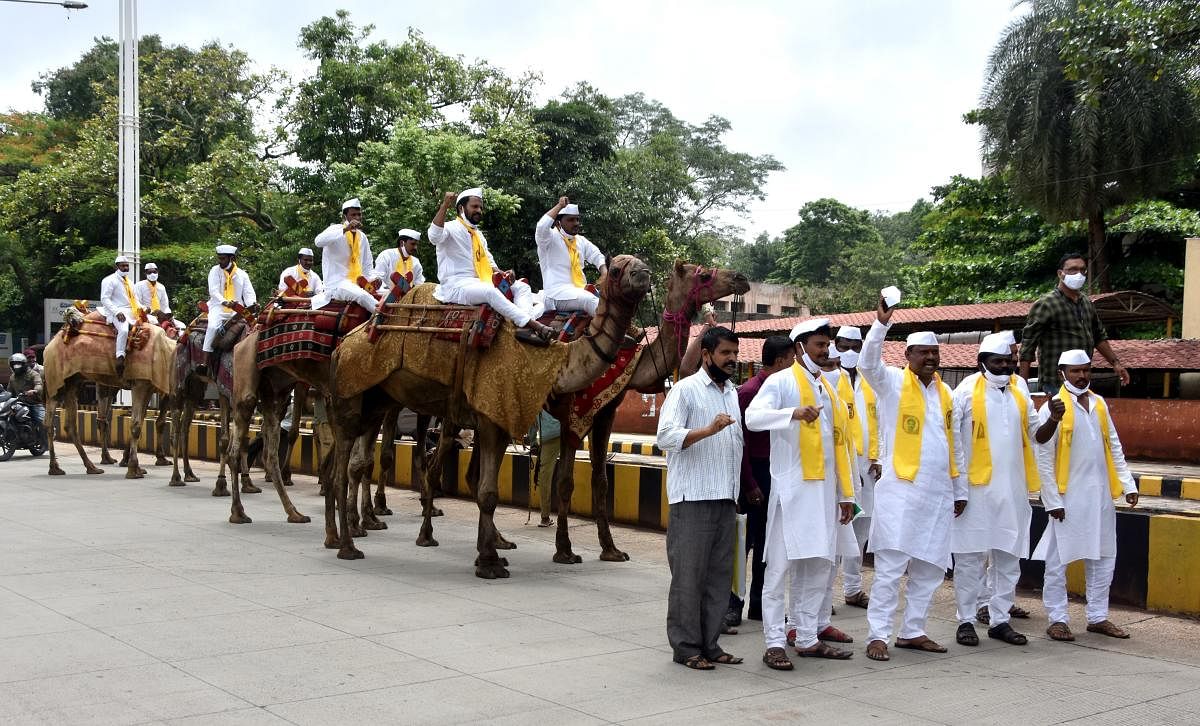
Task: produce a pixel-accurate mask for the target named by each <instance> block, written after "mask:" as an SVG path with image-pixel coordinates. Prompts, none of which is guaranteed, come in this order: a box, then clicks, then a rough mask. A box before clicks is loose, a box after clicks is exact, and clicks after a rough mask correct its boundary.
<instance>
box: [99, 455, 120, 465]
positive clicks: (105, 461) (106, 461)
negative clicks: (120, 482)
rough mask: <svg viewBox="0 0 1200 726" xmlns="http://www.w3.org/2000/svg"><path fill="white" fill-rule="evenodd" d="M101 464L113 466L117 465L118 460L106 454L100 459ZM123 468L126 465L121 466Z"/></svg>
mask: <svg viewBox="0 0 1200 726" xmlns="http://www.w3.org/2000/svg"><path fill="white" fill-rule="evenodd" d="M100 463H101V464H109V465H112V464H116V463H117V460H116V459H114V458H112V457H111V456H109V455H108V454H104V455H103V456H101V457H100ZM121 466H125V464H121Z"/></svg>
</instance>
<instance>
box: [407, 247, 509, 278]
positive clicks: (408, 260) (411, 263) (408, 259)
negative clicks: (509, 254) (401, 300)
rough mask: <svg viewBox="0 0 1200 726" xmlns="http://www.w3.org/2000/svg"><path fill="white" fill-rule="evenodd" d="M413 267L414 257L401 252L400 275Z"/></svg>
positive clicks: (408, 271)
mask: <svg viewBox="0 0 1200 726" xmlns="http://www.w3.org/2000/svg"><path fill="white" fill-rule="evenodd" d="M473 244H474V240H472V245H473ZM412 269H413V262H412V258H411V257H405V256H404V253H403V252H401V253H400V257H399V259H397V260H396V272H399V273H400V276H401V277H403V276H405V275H407V274H408V273H410V272H412ZM489 279H491V278H490V277H489Z"/></svg>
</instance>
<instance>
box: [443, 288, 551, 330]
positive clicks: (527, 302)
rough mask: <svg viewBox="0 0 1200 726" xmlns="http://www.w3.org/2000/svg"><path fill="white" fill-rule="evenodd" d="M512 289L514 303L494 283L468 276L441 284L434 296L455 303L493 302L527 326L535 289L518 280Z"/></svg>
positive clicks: (499, 311)
mask: <svg viewBox="0 0 1200 726" xmlns="http://www.w3.org/2000/svg"><path fill="white" fill-rule="evenodd" d="M512 291H513V299H512V301H511V302H510V301H509V299H508V298H506V297H504V294H503V293H502V292H500V290H499V289H497V288H496V286H495V285H493V284H492V283H490V282H484V281H483V280H478V279H471V278H465V279H460V280H456V281H455V282H453V283H451V284H448V285H445V284H443V285H438V286H437V289H436V290H434V292H433V296H434V297H435V298H437V299H438V300H441V301H442V302H444V303H449V304H451V305H489V306H491V307H492V309H494V310H495V311H496V312H498V313H500V314H501V315H503V316H504V317H506V318H508V319H509V320H511V321H512V322H513V324H514V325H516V326H517V327H518V328H523V327H525V326H526V325H528V324H529V318H530V316H531V314H532V310H533V290H531V289H530V288H529V283H526V282H521V281H520V280H517V281H516V282H514V283H513V286H512Z"/></svg>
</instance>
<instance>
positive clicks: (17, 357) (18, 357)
mask: <svg viewBox="0 0 1200 726" xmlns="http://www.w3.org/2000/svg"><path fill="white" fill-rule="evenodd" d="M28 362H29V359H28V358H26V357H25V354H24V353H13V354H12V355H10V356H9V357H8V364H9V365H10V366H11V365H17V364H18V363H20V364H25V363H28Z"/></svg>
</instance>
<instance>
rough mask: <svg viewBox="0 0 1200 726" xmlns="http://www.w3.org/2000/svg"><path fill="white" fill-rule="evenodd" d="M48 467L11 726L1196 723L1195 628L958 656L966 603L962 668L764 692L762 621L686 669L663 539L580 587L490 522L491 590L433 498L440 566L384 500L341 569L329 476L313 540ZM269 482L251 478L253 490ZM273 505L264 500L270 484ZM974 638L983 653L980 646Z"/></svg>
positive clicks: (150, 486) (0, 673)
mask: <svg viewBox="0 0 1200 726" xmlns="http://www.w3.org/2000/svg"><path fill="white" fill-rule="evenodd" d="M46 462H47V460H46V459H45V458H42V459H37V460H30V459H29V458H28V457H20V456H18V457H16V458H14V459H13V460H12V461H10V462H8V463H5V464H0V522H2V524H3V526H0V552H3V553H4V556H3V557H2V558H0V624H2V626H0V722H3V723H14V724H37V723H48V724H49V723H53V724H75V723H104V724H126V723H128V724H134V723H189V724H208V723H212V724H282V723H297V724H324V723H355V722H361V721H368V722H369V721H375V722H383V723H406V724H407V723H464V722H485V721H486V722H488V723H513V724H518V723H519V724H527V723H534V722H540V723H546V724H560V723H561V724H571V723H694V722H697V721H700V722H713V721H722V720H729V721H738V722H750V723H765V722H778V721H788V722H822V723H844V722H864V721H869V722H871V723H880V724H888V723H896V724H920V723H947V724H949V723H955V724H957V723H1013V722H1017V721H1020V722H1021V723H1022V724H1043V723H1046V724H1049V723H1065V722H1070V721H1073V720H1078V721H1081V722H1082V721H1085V720H1086V722H1087V723H1089V724H1095V723H1101V724H1103V723H1128V722H1131V721H1132V722H1151V723H1180V724H1184V723H1197V722H1200V655H1197V652H1198V648H1200V623H1196V622H1195V621H1191V620H1187V619H1181V618H1173V617H1166V616H1157V615H1154V614H1150V613H1145V612H1141V611H1134V610H1122V609H1114V612H1113V617H1112V619H1113V620H1114V621H1115V622H1117V623H1118V624H1119V625H1122V626H1123V627H1126V628H1127V629H1129V630H1130V631H1131V632H1132V634H1133V639H1131V640H1128V641H1114V640H1110V639H1107V638H1104V637H1102V636H1098V635H1091V634H1088V633H1085V632H1083V622H1084V621H1083V617H1082V606H1081V605H1080V604H1078V603H1073V604H1072V620H1073V624H1074V626H1075V629H1076V631H1077V637H1078V641H1077V642H1076V643H1074V644H1061V643H1053V642H1050V641H1049V640H1047V639H1046V638H1045V636H1044V635H1043V634H1042V631H1043V630H1044V628H1045V625H1046V623H1045V619H1044V618H1043V617H1042V616H1041V607H1040V602H1039V601H1037V600H1036V599H1035V598H1033V597H1030V596H1028V594H1025V595H1024V596H1022V597H1021V598H1020V601H1021V603H1022V604H1023V605H1024V606H1025V607H1027V608H1029V609H1030V610H1031V611H1033V613H1034V617H1033V619H1032V620H1029V621H1016V622H1015V623H1014V624H1015V625H1016V626H1017V627H1018V629H1020V630H1022V631H1023V632H1026V633H1027V634H1029V635H1030V643H1029V645H1027V646H1024V647H1013V646H1007V645H1002V644H999V643H995V642H993V641H988V640H987V639H986V638H984V643H983V644H982V645H981V646H980V647H978V648H964V647H960V646H956V645H954V643H953V641H954V629H955V626H956V624H955V622H954V621H953V598H952V593H951V590H950V586H949V583H947V585H946V586H944V587H943V588H942V589H941V591H939V593H938V596H937V601H936V605H935V613H934V617H933V618H932V619H931V621H930V635H931V636H932V637H934V638H935V639H937V640H939V641H940V642H942V643H943V644H945V645H947V646H948V647H949V648H950V652H949V653H948V654H946V655H926V654H921V653H912V652H908V651H895V650H893V658H892V660H891V661H890V662H888V663H875V662H873V661H869V660H867V659H866V657H865V656H864V655H863V653H862V648H863V643H862V642H861V641H862V639H863V637H864V636H865V634H866V623H865V617H864V615H865V611H863V610H859V609H855V608H849V607H846V606H841V607H839V608H838V614H837V616H835V618H834V623H835V624H836V625H838V626H839V627H840V628H842V629H843V630H845V631H846V632H848V633H850V634H851V635H853V636H855V638H856V640H857V641H858V642H856V643H855V644H854V646H853V647H854V649H855V656H854V658H853V659H852V660H850V661H846V662H812V661H808V660H800V659H795V660H796V670H795V671H793V672H790V673H780V672H775V671H771V670H768V669H767V668H766V667H765V666H764V665H763V664H762V663H761V662H760V660H759V658H760V656H761V654H762V649H763V645H762V637H761V633H760V632H759V631H758V629H757V628H756V627H754V626H756V625H757V623H747V624H746V625H744V626H743V628H742V632H741V634H739V635H736V636H726V637H723V638H722V644H723V646H724V647H725V648H726V649H727V650H729V651H730V652H733V653H735V654H737V655H741V656H744V657H745V658H746V663H745V664H743V665H741V666H736V667H725V668H720V669H719V670H717V671H716V672H693V671H689V670H687V669H685V668H683V667H681V666H678V665H675V664H673V663H672V662H671V659H670V652H669V649H668V647H667V643H666V633H665V627H664V617H665V612H666V592H667V583H668V578H669V575H668V572H667V569H666V565H665V552H664V546H663V542H664V538H663V535H662V534H661V533H658V532H649V531H639V530H634V529H630V528H625V527H615V536H616V538H617V542H618V545H619V546H621V547H622V548H624V549H626V550H627V551H629V552H630V555H631V557H632V561H631V562H628V563H623V564H615V563H606V562H600V561H599V560H598V559H597V558H596V556H597V554H598V548H597V547H596V544H595V530H594V527H592V526H591V525H590V523H588V522H586V521H584V520H579V521H576V522H573V526H572V530H571V531H572V537H573V539H574V540H575V548H576V552H578V553H580V554H582V555H583V557H584V562H583V564H582V565H577V566H562V565H556V564H554V563H552V562H551V561H550V555H551V554H552V552H553V534H552V530H544V529H538V528H536V527H534V526H533V523H534V522H536V516H535V517H534V518H533V519H532V520H528V523H527V513H526V512H524V511H523V510H515V509H502V510H500V511H499V512H498V516H497V520H498V523H499V526H500V527H501V530H502V531H503V532H504V533H505V535H506V536H507V537H509V538H510V539H512V540H513V541H515V542H517V543H518V545H519V549H517V550H515V551H513V552H510V553H508V557H509V561H510V570H511V572H512V578H511V579H509V580H501V581H492V582H487V581H483V580H479V579H477V578H475V577H474V575H473V568H472V567H471V562H472V560H473V558H474V555H475V548H474V545H475V522H476V516H477V515H476V510H475V507H474V505H473V504H472V503H470V502H464V501H457V500H441V504H442V506H443V508H444V509H445V510H446V513H447V516H445V517H442V518H439V519H438V520H435V527H436V536H437V538H438V539H439V541H440V542H441V546H440V547H438V548H428V549H421V548H417V547H415V546H414V545H413V544H412V543H413V540H414V539H415V537H416V532H417V527H418V524H419V518H418V516H417V514H418V504H417V501H416V497H415V495H413V494H412V493H409V492H400V491H393V492H391V493H390V502H391V506H392V509H394V510H395V511H396V514H395V515H394V516H392V517H389V518H387V521H388V523H389V526H390V529H389V530H387V531H383V532H372V533H371V534H370V536H369V537H367V538H366V539H365V540H360V541H359V546H360V547H361V548H362V549H363V550H364V552H365V553H366V555H367V557H366V559H364V560H360V561H355V562H344V561H340V560H337V559H336V558H334V556H333V553H332V552H330V551H327V550H325V549H324V548H323V547H322V546H321V540H322V529H321V525H320V515H321V513H322V505H321V502H320V500H319V499H318V497H317V496H316V487H315V482H314V480H313V479H311V478H309V477H297V486H296V487H295V489H296V491H293V492H292V497H293V499H294V500H295V501H296V503H297V505H298V506H299V507H300V509H301V511H303V512H304V513H306V514H309V515H310V516H312V517H313V519H314V522H313V523H311V524H307V525H294V524H287V523H286V522H285V521H284V518H283V512H282V509H281V508H280V507H279V505H278V501H277V500H276V498H275V496H274V494H273V492H272V490H270V489H266V490H265V491H264V493H263V494H260V495H247V496H246V497H245V500H246V507H247V513H248V514H249V515H250V516H251V517H253V518H254V523H253V524H249V525H243V526H234V525H230V524H228V523H227V522H226V517H227V516H228V511H229V510H228V505H229V501H228V499H214V498H212V497H211V496H209V490H210V489H211V486H212V478H213V476H214V474H215V467H213V466H212V465H210V464H207V463H198V464H197V465H196V468H197V473H198V474H199V475H200V476H201V478H202V479H203V480H204V481H202V482H201V483H200V484H197V485H190V486H188V487H186V488H183V489H171V488H168V487H167V486H166V482H167V479H168V476H169V473H170V471H169V469H167V468H155V467H150V474H149V476H148V477H147V478H145V479H142V480H137V481H127V480H125V479H123V478H122V477H121V473H120V472H118V471H117V469H116V468H115V467H109V470H108V472H107V473H106V474H104V475H102V476H95V477H87V476H85V475H83V474H82V473H81V468H80V466H79V464H78V461H77V460H76V459H75V457H74V455H73V454H71V453H67V454H66V455H65V456H64V457H63V461H62V463H63V466H64V468H66V469H67V471H68V472H69V475H68V476H66V477H54V478H51V477H48V476H46V473H45V472H46ZM255 473H256V481H259V480H260V477H259V476H257V475H258V474H260V472H257V471H256V472H255ZM260 483H261V482H260ZM981 634H982V630H981Z"/></svg>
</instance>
